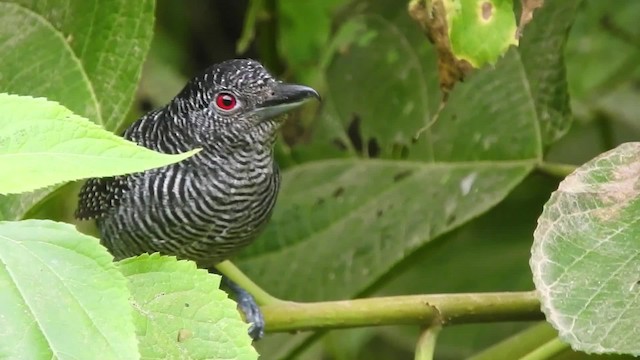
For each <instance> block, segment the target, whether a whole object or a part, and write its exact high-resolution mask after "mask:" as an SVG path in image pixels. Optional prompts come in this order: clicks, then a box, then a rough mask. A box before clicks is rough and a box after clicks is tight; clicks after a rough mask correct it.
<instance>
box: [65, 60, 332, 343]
mask: <svg viewBox="0 0 640 360" xmlns="http://www.w3.org/2000/svg"><path fill="white" fill-rule="evenodd" d="M314 98H315V99H318V100H319V99H320V96H319V95H318V92H317V91H316V90H314V89H313V88H311V87H308V86H304V85H298V84H290V83H285V82H282V81H279V80H277V79H276V78H275V77H274V76H273V75H271V73H270V72H269V71H268V70H267V69H266V68H265V67H264V66H263V65H262V64H260V63H259V62H258V61H255V60H251V59H232V60H226V61H223V62H221V63H218V64H214V65H212V66H210V67H209V68H207V69H205V70H204V71H203V72H202V73H200V74H199V75H197V76H195V77H194V78H192V79H191V80H189V81H188V82H187V83H186V85H185V86H184V88H183V89H182V90H181V91H180V92H179V93H178V94H177V95H176V96H175V97H174V98H173V99H172V100H170V101H169V102H168V103H167V104H166V105H165V106H163V107H160V108H158V109H156V110H152V111H151V112H149V113H147V114H145V115H143V116H142V117H141V118H139V119H138V120H137V121H135V122H134V123H133V124H131V125H130V126H129V127H128V128H127V129H126V130H125V131H124V134H123V135H122V136H123V137H124V138H125V139H128V140H130V141H132V142H135V143H136V144H138V145H140V146H143V147H146V148H148V149H151V150H155V151H158V152H161V153H167V154H177V153H183V152H186V151H190V150H193V149H200V151H199V152H197V153H196V154H195V155H193V156H191V157H189V158H187V159H185V160H182V161H180V162H178V163H174V164H171V165H167V166H164V167H160V168H155V169H151V170H147V171H142V172H137V173H133V174H127V175H121V176H113V177H102V178H91V179H89V180H87V181H86V182H85V184H84V185H83V186H82V187H81V189H80V192H79V195H78V197H79V200H78V206H77V209H76V212H75V217H76V218H77V219H79V220H90V219H95V221H96V226H97V227H98V229H99V232H100V238H101V243H102V244H103V245H104V246H105V247H106V248H107V249H108V250H109V251H110V252H111V254H112V255H113V256H114V258H115V259H116V260H119V259H123V258H128V257H132V256H137V255H140V254H144V253H155V252H158V253H160V254H164V255H170V256H175V257H177V258H179V259H185V260H192V261H194V262H195V263H196V264H197V265H198V267H200V268H205V269H209V270H210V271H211V272H215V269H214V268H213V267H214V266H215V265H216V264H218V263H219V262H221V261H224V260H227V259H229V258H231V257H232V256H233V255H234V254H236V253H237V252H238V251H239V250H241V249H243V248H244V247H246V246H247V245H249V244H250V243H252V242H253V241H254V240H255V239H256V238H257V237H258V235H259V234H260V233H261V232H262V230H263V229H264V228H265V226H266V225H267V223H268V221H269V219H270V217H271V214H272V212H273V208H274V206H275V203H276V199H277V196H278V193H279V190H280V171H279V168H278V165H277V163H276V162H275V160H274V144H275V141H276V137H277V132H278V129H279V128H280V127H281V125H282V123H283V122H284V119H285V118H286V113H287V112H289V111H290V110H292V109H295V108H297V107H299V106H300V105H302V104H303V103H305V102H307V101H308V100H310V99H314ZM223 280H225V277H224V276H223ZM226 280H227V282H226V283H227V284H229V285H230V286H229V287H230V288H231V290H232V291H235V293H236V297H237V301H238V305H239V308H240V310H241V311H243V312H244V313H245V319H246V320H247V322H250V323H251V326H250V328H249V334H250V335H251V336H252V337H253V338H254V339H258V338H260V337H262V335H263V331H264V330H263V328H264V320H263V319H262V314H261V312H260V311H259V307H258V305H257V304H256V302H255V300H254V299H253V298H252V297H251V295H250V294H249V293H248V292H246V291H244V290H243V289H242V288H241V287H239V286H237V284H235V283H233V282H232V281H230V280H229V279H226Z"/></svg>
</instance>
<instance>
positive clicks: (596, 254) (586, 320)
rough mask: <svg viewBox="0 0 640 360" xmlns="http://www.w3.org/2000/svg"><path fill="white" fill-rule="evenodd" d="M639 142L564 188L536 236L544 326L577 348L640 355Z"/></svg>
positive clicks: (593, 164)
mask: <svg viewBox="0 0 640 360" xmlns="http://www.w3.org/2000/svg"><path fill="white" fill-rule="evenodd" d="M639 179H640V143H627V144H623V145H621V146H619V147H618V148H616V149H614V150H611V151H609V152H607V153H604V154H602V155H600V156H598V157H597V158H595V159H593V160H591V161H589V162H588V163H586V164H585V165H583V166H581V167H580V168H579V169H578V170H576V171H575V172H574V173H573V174H571V175H570V176H568V177H567V178H566V179H565V180H563V181H562V183H560V186H559V188H558V190H557V191H556V192H555V193H554V194H553V195H552V196H551V199H550V200H549V202H548V203H547V204H546V205H545V208H544V211H543V213H542V215H541V216H540V218H539V220H538V227H537V229H536V231H535V233H534V237H535V241H534V244H533V249H532V256H531V269H532V271H533V275H534V282H535V284H536V288H537V289H538V293H539V296H540V300H541V302H542V309H543V311H544V312H545V314H546V316H547V320H548V321H549V322H551V324H552V325H553V326H554V327H555V328H557V329H558V331H559V332H560V336H561V337H562V339H563V340H565V341H567V342H569V343H570V344H571V345H572V347H573V348H575V349H577V350H581V351H586V352H596V353H627V354H634V355H640V343H639V342H638V339H639V338H640V328H639V327H638V321H639V320H640V286H639V285H638V284H640V243H639V242H638V239H639V238H640V226H639V225H638V224H639V221H640V197H639V196H638V195H639V193H640V180H639Z"/></svg>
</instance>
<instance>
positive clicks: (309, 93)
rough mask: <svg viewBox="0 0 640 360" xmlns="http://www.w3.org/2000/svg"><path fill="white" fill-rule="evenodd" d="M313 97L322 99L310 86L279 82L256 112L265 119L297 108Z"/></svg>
mask: <svg viewBox="0 0 640 360" xmlns="http://www.w3.org/2000/svg"><path fill="white" fill-rule="evenodd" d="M312 98H316V99H318V100H320V95H319V94H318V92H317V91H315V90H314V89H312V88H310V87H308V86H304V85H296V84H285V83H279V84H278V85H276V87H275V89H274V90H273V93H272V94H271V96H270V97H268V98H267V99H265V100H264V101H262V103H260V104H259V105H258V106H257V107H256V109H255V110H254V113H256V114H258V115H259V116H260V117H261V118H263V119H267V118H272V117H275V116H278V115H280V114H283V113H285V112H287V111H289V110H292V109H294V108H297V107H298V106H300V105H302V104H304V103H305V102H307V101H308V100H310V99H312Z"/></svg>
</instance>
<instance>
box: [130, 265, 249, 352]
mask: <svg viewBox="0 0 640 360" xmlns="http://www.w3.org/2000/svg"><path fill="white" fill-rule="evenodd" d="M118 267H119V268H120V270H121V271H122V272H123V273H124V275H125V276H126V277H127V279H128V280H129V289H130V290H131V293H132V296H133V298H132V304H133V307H134V309H135V310H136V311H135V314H134V317H135V324H136V329H137V330H136V331H137V334H138V341H139V343H140V353H141V354H142V358H143V359H219V360H249V359H257V358H258V354H257V353H256V351H255V349H254V348H253V346H252V345H251V338H250V337H249V335H248V333H247V330H248V325H247V324H246V323H244V322H243V321H242V319H241V318H240V314H239V313H238V310H237V309H236V303H235V302H233V301H232V300H231V299H229V298H228V297H227V294H226V293H225V292H224V291H222V290H220V289H219V284H220V277H219V276H217V275H211V274H209V273H208V272H207V271H206V270H202V269H197V268H196V265H195V264H194V263H192V262H188V261H176V259H175V258H173V257H166V256H160V255H158V254H152V255H142V256H139V257H136V258H129V259H125V260H122V261H120V262H119V263H118Z"/></svg>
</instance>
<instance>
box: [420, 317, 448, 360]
mask: <svg viewBox="0 0 640 360" xmlns="http://www.w3.org/2000/svg"><path fill="white" fill-rule="evenodd" d="M441 329H442V325H440V324H434V325H432V326H429V327H428V328H426V329H424V331H422V334H420V337H419V338H418V343H417V344H416V356H415V360H433V354H434V352H435V349H436V342H437V340H438V335H439V334H440V330H441Z"/></svg>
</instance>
